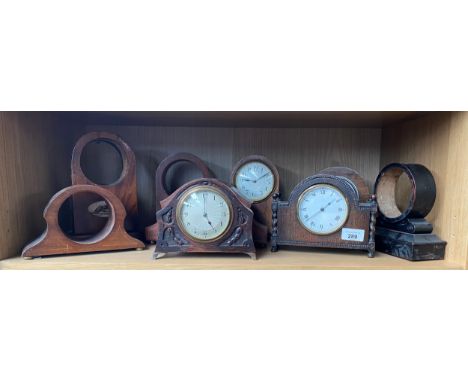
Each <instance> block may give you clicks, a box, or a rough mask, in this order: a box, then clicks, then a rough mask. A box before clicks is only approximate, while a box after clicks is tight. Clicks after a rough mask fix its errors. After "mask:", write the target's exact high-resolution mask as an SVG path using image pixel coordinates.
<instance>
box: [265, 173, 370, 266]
mask: <svg viewBox="0 0 468 382" xmlns="http://www.w3.org/2000/svg"><path fill="white" fill-rule="evenodd" d="M272 211H273V218H272V226H273V228H272V236H271V242H272V246H271V250H272V251H273V252H275V251H277V250H278V246H279V245H287V246H302V247H321V248H342V249H356V250H365V251H367V252H368V255H369V257H373V256H374V252H375V242H374V232H375V219H376V213H377V205H376V202H375V198H374V197H373V195H370V194H369V189H368V187H367V186H366V184H365V182H364V180H363V179H362V178H361V177H360V176H359V174H358V173H357V172H356V171H354V170H351V169H349V168H346V167H331V168H328V169H326V170H323V171H321V172H320V173H319V174H317V175H314V176H311V177H309V178H306V179H304V180H303V181H302V182H301V183H299V184H298V185H297V186H296V187H295V188H294V190H293V191H292V193H291V196H290V198H289V200H288V201H280V200H279V194H275V196H274V198H273V205H272Z"/></svg>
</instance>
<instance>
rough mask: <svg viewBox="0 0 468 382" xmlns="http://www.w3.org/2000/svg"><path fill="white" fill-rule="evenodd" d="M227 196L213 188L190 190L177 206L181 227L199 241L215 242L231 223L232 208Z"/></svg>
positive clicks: (201, 187)
mask: <svg viewBox="0 0 468 382" xmlns="http://www.w3.org/2000/svg"><path fill="white" fill-rule="evenodd" d="M230 205H231V204H230V202H229V201H228V199H227V198H226V196H224V195H222V194H221V192H220V191H218V190H217V189H216V188H214V187H211V186H200V187H194V188H193V189H189V190H188V191H186V192H185V194H183V195H182V196H181V198H180V201H179V203H178V205H177V220H178V223H179V227H181V229H182V230H183V231H184V232H185V233H186V234H187V235H189V236H191V237H192V238H193V239H195V240H197V241H213V240H216V239H217V238H219V237H220V236H222V234H223V233H224V232H226V230H227V229H228V228H229V226H230V223H231V207H230Z"/></svg>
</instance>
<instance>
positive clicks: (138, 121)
mask: <svg viewBox="0 0 468 382" xmlns="http://www.w3.org/2000/svg"><path fill="white" fill-rule="evenodd" d="M60 114H61V116H62V117H63V118H64V119H65V120H67V119H69V120H73V121H74V122H79V123H82V124H85V125H107V124H116V125H133V126H138V125H147V126H149V125H157V126H194V127H196V126H201V127H281V128H283V127H285V128H287V127H327V128H329V127H365V128H369V127H370V128H373V127H375V128H380V127H385V126H390V125H392V124H395V123H400V122H402V121H406V120H411V119H414V118H418V117H421V116H423V115H425V114H428V112H414V111H384V112H375V111H334V112H328V111H327V112H323V111H299V112H293V111H241V112H237V111H222V112H218V111H177V112H164V111H154V112H153V111H141V112H133V111H132V112H126V111H116V112H107V111H101V112H61V113H60Z"/></svg>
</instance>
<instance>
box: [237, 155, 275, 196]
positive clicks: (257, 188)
mask: <svg viewBox="0 0 468 382" xmlns="http://www.w3.org/2000/svg"><path fill="white" fill-rule="evenodd" d="M235 183H236V184H235V186H236V188H237V189H238V190H239V192H240V193H241V195H242V196H243V197H244V198H246V199H248V200H250V201H252V202H259V201H262V200H264V199H266V198H267V197H268V196H270V194H271V192H272V191H273V188H274V187H275V177H274V175H273V172H272V171H271V169H270V168H269V167H268V166H267V165H265V164H264V163H262V162H256V161H254V162H248V163H246V164H244V165H243V166H242V167H240V168H239V170H238V171H237V173H236V178H235Z"/></svg>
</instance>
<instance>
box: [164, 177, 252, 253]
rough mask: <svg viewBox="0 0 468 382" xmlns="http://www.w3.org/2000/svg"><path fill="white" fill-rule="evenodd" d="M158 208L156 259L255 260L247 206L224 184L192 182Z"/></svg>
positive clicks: (212, 180)
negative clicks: (222, 255)
mask: <svg viewBox="0 0 468 382" xmlns="http://www.w3.org/2000/svg"><path fill="white" fill-rule="evenodd" d="M161 205H162V208H161V209H160V210H159V211H158V212H157V222H158V225H159V233H158V240H157V242H156V249H155V258H156V259H157V258H160V257H163V256H164V255H166V254H168V253H225V254H226V253H228V254H247V255H249V256H250V257H251V258H252V259H256V255H255V246H254V243H253V239H252V221H253V212H252V210H251V209H250V203H249V202H248V201H246V200H245V199H243V198H241V197H240V196H239V195H238V194H237V193H236V192H234V191H233V190H232V189H231V187H229V186H228V185H226V184H225V183H223V182H221V181H219V180H217V179H213V178H203V179H196V180H193V181H191V182H189V183H187V184H185V185H183V186H181V187H180V188H179V189H178V190H176V191H175V192H174V193H173V194H172V195H171V196H169V197H168V198H167V199H165V200H163V201H162V202H161Z"/></svg>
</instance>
